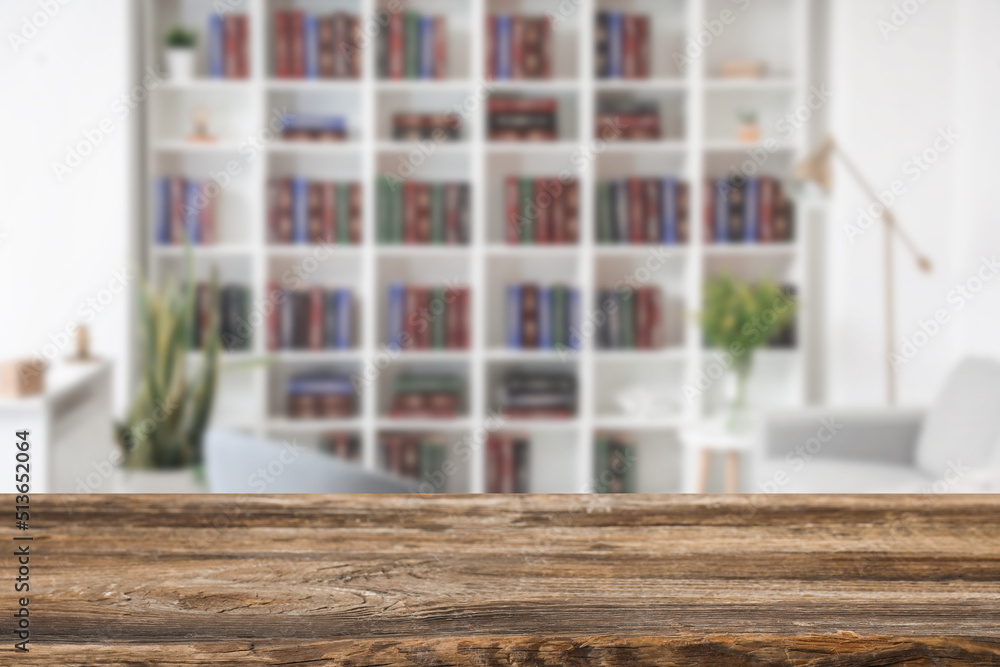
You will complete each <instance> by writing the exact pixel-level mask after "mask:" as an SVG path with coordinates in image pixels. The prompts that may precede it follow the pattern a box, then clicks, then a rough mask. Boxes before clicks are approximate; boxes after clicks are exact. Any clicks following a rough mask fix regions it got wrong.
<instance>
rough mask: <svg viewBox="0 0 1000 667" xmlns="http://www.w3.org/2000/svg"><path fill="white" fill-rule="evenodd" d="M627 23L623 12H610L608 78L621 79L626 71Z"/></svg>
mask: <svg viewBox="0 0 1000 667" xmlns="http://www.w3.org/2000/svg"><path fill="white" fill-rule="evenodd" d="M624 46H625V21H624V16H623V15H622V13H621V12H608V76H609V77H611V78H621V76H622V72H623V71H624V69H625V68H624V66H623V64H622V63H623V61H624V55H625V48H624Z"/></svg>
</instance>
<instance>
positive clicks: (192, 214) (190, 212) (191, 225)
mask: <svg viewBox="0 0 1000 667" xmlns="http://www.w3.org/2000/svg"><path fill="white" fill-rule="evenodd" d="M200 195H201V183H199V182H198V181H187V182H186V183H185V184H184V229H185V231H187V237H188V241H190V242H191V244H192V245H194V244H197V243H200V242H201V233H200V232H201V226H200V225H199V221H200V219H201V209H200V208H199V207H198V198H199V196H200Z"/></svg>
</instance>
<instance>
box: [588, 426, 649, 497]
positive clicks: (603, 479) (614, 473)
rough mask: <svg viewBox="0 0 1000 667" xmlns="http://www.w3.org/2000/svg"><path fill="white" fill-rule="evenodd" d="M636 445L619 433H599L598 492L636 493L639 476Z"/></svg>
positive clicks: (595, 452) (595, 489)
mask: <svg viewBox="0 0 1000 667" xmlns="http://www.w3.org/2000/svg"><path fill="white" fill-rule="evenodd" d="M638 462H639V461H638V456H637V453H636V450H635V445H633V444H632V443H631V442H629V441H628V440H627V439H626V438H624V437H622V436H617V435H598V436H597V439H596V441H595V443H594V471H595V484H594V491H595V492H596V493H635V491H636V477H637V476H638V470H637V464H638Z"/></svg>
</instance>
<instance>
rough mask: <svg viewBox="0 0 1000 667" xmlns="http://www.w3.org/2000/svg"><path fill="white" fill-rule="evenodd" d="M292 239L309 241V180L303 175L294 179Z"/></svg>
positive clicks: (300, 241)
mask: <svg viewBox="0 0 1000 667" xmlns="http://www.w3.org/2000/svg"><path fill="white" fill-rule="evenodd" d="M292 240H293V241H294V242H295V243H308V242H309V181H308V180H307V179H305V178H301V177H296V178H293V179H292Z"/></svg>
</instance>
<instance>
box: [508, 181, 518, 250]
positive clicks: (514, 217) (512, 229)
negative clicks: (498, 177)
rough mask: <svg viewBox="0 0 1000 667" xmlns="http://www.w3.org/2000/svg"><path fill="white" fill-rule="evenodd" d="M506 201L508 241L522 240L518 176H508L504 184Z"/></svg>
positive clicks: (515, 242) (512, 242)
mask: <svg viewBox="0 0 1000 667" xmlns="http://www.w3.org/2000/svg"><path fill="white" fill-rule="evenodd" d="M504 193H505V194H504V201H505V206H506V210H507V243H509V244H517V243H520V242H521V229H520V224H521V223H520V218H521V190H520V183H519V181H518V179H517V177H516V176H508V177H507V178H506V183H505V186H504Z"/></svg>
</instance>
